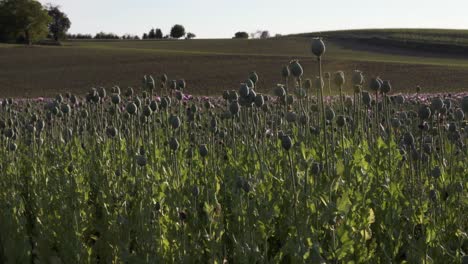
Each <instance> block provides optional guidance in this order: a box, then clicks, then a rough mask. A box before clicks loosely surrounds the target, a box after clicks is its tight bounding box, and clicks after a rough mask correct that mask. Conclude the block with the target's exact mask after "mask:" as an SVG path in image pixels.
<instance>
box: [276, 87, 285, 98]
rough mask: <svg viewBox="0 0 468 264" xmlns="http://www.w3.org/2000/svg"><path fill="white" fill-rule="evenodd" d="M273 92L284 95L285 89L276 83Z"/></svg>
mask: <svg viewBox="0 0 468 264" xmlns="http://www.w3.org/2000/svg"><path fill="white" fill-rule="evenodd" d="M273 92H274V94H275V95H276V96H278V97H284V96H286V89H284V86H283V85H282V84H278V85H276V87H275V89H274V91H273Z"/></svg>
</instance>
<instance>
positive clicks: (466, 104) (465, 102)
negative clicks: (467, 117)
mask: <svg viewBox="0 0 468 264" xmlns="http://www.w3.org/2000/svg"><path fill="white" fill-rule="evenodd" d="M460 106H461V109H462V110H463V112H465V114H468V96H465V97H463V99H462V100H461V102H460Z"/></svg>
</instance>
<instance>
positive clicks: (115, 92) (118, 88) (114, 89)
mask: <svg viewBox="0 0 468 264" xmlns="http://www.w3.org/2000/svg"><path fill="white" fill-rule="evenodd" d="M111 92H112V93H113V94H118V95H120V87H119V86H114V87H112V88H111Z"/></svg>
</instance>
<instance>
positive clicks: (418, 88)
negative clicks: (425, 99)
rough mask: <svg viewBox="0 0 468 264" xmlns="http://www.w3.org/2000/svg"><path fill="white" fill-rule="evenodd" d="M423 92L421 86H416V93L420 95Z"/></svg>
mask: <svg viewBox="0 0 468 264" xmlns="http://www.w3.org/2000/svg"><path fill="white" fill-rule="evenodd" d="M421 90H422V88H421V86H419V85H418V86H416V93H420V92H421Z"/></svg>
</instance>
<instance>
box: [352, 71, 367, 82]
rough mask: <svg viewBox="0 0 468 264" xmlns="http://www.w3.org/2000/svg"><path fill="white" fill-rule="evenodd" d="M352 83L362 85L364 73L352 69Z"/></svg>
mask: <svg viewBox="0 0 468 264" xmlns="http://www.w3.org/2000/svg"><path fill="white" fill-rule="evenodd" d="M352 82H353V85H362V84H363V83H364V75H363V74H362V71H359V70H354V71H353V77H352Z"/></svg>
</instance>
